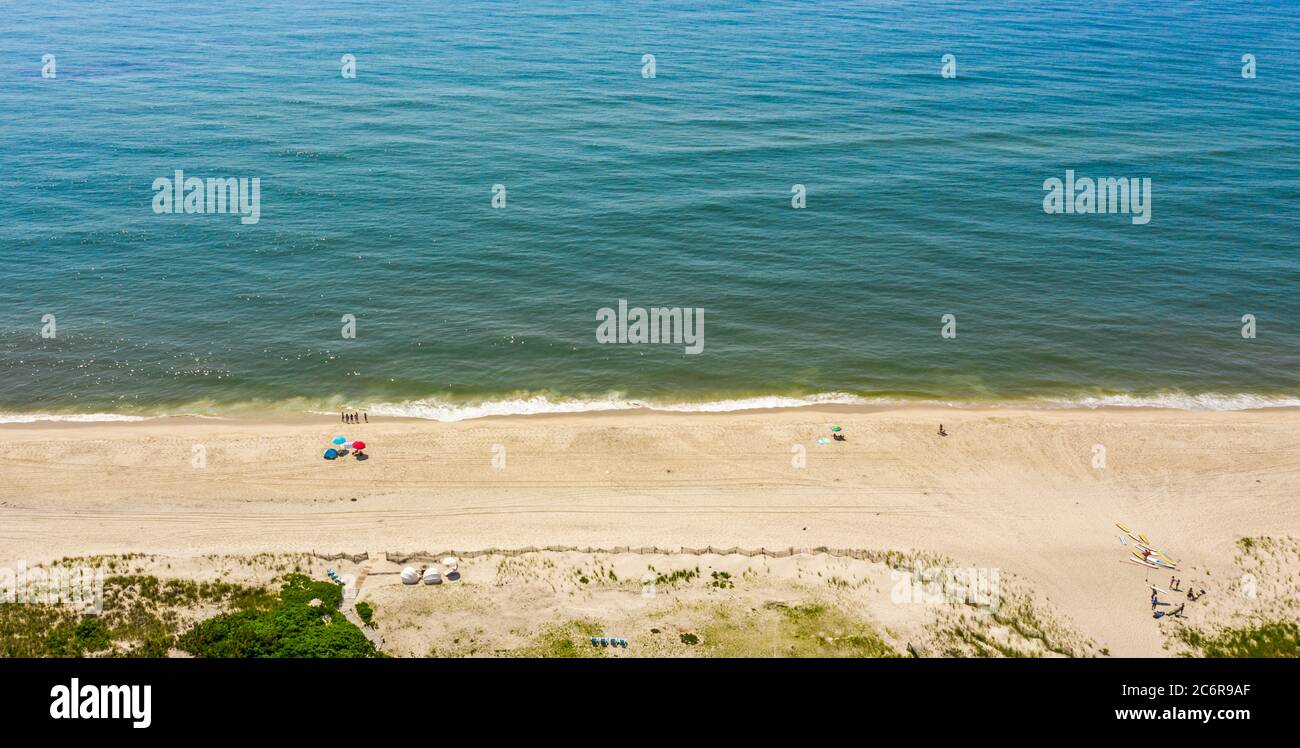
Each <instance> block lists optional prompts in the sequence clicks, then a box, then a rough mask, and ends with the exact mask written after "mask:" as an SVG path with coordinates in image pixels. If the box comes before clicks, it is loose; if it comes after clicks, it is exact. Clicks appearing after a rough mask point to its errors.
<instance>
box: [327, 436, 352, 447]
mask: <svg viewBox="0 0 1300 748" xmlns="http://www.w3.org/2000/svg"><path fill="white" fill-rule="evenodd" d="M330 441H332V442H334V443H335V444H339V445H343V444H347V443H348V440H347V439H346V438H344V437H342V436H336V437H334V438H333V439H331V440H330Z"/></svg>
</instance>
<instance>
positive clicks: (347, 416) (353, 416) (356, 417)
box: [339, 410, 370, 423]
mask: <svg viewBox="0 0 1300 748" xmlns="http://www.w3.org/2000/svg"><path fill="white" fill-rule="evenodd" d="M339 417H340V418H342V420H343V422H344V423H362V422H365V423H370V416H368V415H366V413H365V411H362V412H361V413H355V412H353V413H349V412H348V411H346V410H345V411H343V412H341V413H339Z"/></svg>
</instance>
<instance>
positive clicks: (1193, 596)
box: [1151, 577, 1205, 618]
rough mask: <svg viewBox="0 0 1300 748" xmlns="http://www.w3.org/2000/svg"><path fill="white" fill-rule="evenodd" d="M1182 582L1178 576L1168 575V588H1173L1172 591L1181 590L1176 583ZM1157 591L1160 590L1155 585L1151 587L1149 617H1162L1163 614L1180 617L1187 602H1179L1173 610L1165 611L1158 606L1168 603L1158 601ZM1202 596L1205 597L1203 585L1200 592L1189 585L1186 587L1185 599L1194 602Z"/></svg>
mask: <svg viewBox="0 0 1300 748" xmlns="http://www.w3.org/2000/svg"><path fill="white" fill-rule="evenodd" d="M1182 583H1183V580H1181V579H1179V578H1178V577H1170V578H1169V589H1171V590H1173V591H1174V592H1182V590H1181V589H1179V588H1178V585H1180V584H1182ZM1159 592H1160V591H1159V590H1158V589H1156V588H1155V587H1152V588H1151V617H1152V618H1164V617H1165V616H1171V617H1173V618H1182V617H1183V609H1184V608H1186V607H1187V603H1179V605H1178V607H1177V608H1174V609H1173V610H1171V611H1169V612H1168V613H1166V612H1164V611H1163V610H1160V606H1161V605H1169V604H1170V603H1162V602H1160V596H1159ZM1202 597H1205V588H1204V587H1202V588H1201V590H1200V592H1197V591H1196V590H1194V589H1192V588H1191V587H1188V588H1187V599H1188V600H1190V601H1191V602H1196V601H1197V600H1200V599H1201V598H1202Z"/></svg>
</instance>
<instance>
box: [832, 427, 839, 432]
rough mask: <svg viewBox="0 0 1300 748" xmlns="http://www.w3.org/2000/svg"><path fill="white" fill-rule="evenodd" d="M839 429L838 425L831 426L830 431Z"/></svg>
mask: <svg viewBox="0 0 1300 748" xmlns="http://www.w3.org/2000/svg"><path fill="white" fill-rule="evenodd" d="M839 430H840V427H839V426H831V431H839Z"/></svg>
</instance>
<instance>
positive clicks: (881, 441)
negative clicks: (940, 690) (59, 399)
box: [0, 407, 1300, 656]
mask: <svg viewBox="0 0 1300 748" xmlns="http://www.w3.org/2000/svg"><path fill="white" fill-rule="evenodd" d="M940 423H943V424H944V426H945V428H946V430H947V432H948V434H949V435H948V436H947V437H941V436H939V435H938V434H937V433H936V432H937V429H938V425H939V424H940ZM831 424H838V425H841V426H842V427H843V429H844V431H843V433H844V434H846V435H847V441H845V442H831V443H829V444H825V445H819V444H817V443H816V440H817V438H818V437H822V436H829V431H828V429H829V426H830V425H831ZM337 433H343V434H346V435H347V436H348V437H349V438H355V439H364V440H365V441H366V442H368V443H369V445H370V446H369V447H368V448H367V450H366V451H367V452H368V453H369V454H370V455H371V459H370V460H368V461H365V462H359V461H356V460H353V459H350V458H349V459H344V460H339V461H336V462H326V461H324V460H322V459H321V457H320V455H321V450H322V449H323V447H324V446H325V444H326V442H327V441H328V439H329V438H330V437H331V436H333V435H334V434H337ZM0 434H3V438H4V443H5V455H4V457H3V459H0V549H2V553H0V556H3V558H2V559H0V562H3V563H6V564H12V563H14V562H16V561H18V560H23V561H25V562H26V563H27V564H29V565H31V564H36V563H43V562H51V561H54V560H57V559H60V558H64V557H86V556H99V555H117V554H128V553H134V554H150V555H151V556H153V557H155V558H153V559H152V560H149V561H148V562H141V564H142V566H144V567H148V569H149V570H153V571H158V570H159V569H162V568H166V569H170V570H171V571H172V572H173V573H177V574H182V573H183V574H184V575H187V576H189V577H191V578H198V579H203V578H230V575H231V574H233V573H234V571H233V569H235V568H243V566H245V565H246V564H248V563H252V562H249V561H231V560H230V559H250V558H252V557H254V556H256V555H257V554H272V555H277V556H284V555H292V554H320V556H328V555H333V554H346V555H347V556H348V557H349V558H343V559H337V560H336V561H334V562H333V563H334V565H335V566H336V568H339V570H340V571H343V572H345V573H354V572H357V571H359V570H361V569H365V570H366V571H367V573H368V574H370V575H372V576H370V580H369V581H367V582H366V584H365V585H363V586H362V589H361V593H360V594H361V598H362V599H373V600H375V601H376V604H377V607H379V608H380V609H381V610H387V611H388V612H389V616H390V617H389V619H388V620H389V622H390V623H391V624H392V625H391V627H388V626H385V627H384V628H383V629H382V630H383V631H385V635H386V636H387V637H389V645H388V646H389V647H390V648H392V651H393V652H394V653H399V654H416V655H422V654H430V653H435V654H438V653H441V654H480V653H482V652H480V651H479V650H480V649H483V650H487V651H489V652H490V651H492V650H493V649H494V648H495V649H503V648H508V647H510V646H514V645H513V644H511V643H510V642H508V641H507V640H509V639H510V638H511V637H514V638H519V637H520V636H521V635H522V634H521V633H520V632H521V631H523V630H524V629H526V628H527V627H526V626H524V621H525V620H527V619H528V618H529V615H530V611H531V612H535V613H537V615H542V614H545V615H546V616H548V617H549V618H548V620H550V619H553V620H556V621H561V622H563V621H574V620H579V621H580V620H593V619H594V620H596V621H598V622H600V621H603V622H605V624H606V625H615V626H621V627H623V628H624V630H631V629H636V630H638V631H639V630H641V629H639V628H638V627H644V626H648V625H649V624H647V623H646V621H647V620H649V618H646V617H647V616H649V617H655V616H658V618H656V619H655V620H660V621H665V620H666V619H665V618H664V616H668V617H671V615H672V611H673V610H676V611H677V612H678V613H680V614H681V615H682V616H685V617H686V619H691V616H695V617H696V619H698V616H699V615H700V613H699V611H700V610H701V608H700V606H701V605H710V606H715V607H716V606H718V605H721V606H723V607H724V608H725V607H726V606H727V605H731V606H732V607H733V608H735V609H736V610H737V611H750V612H751V613H752V614H753V615H760V614H761V613H760V612H761V611H762V610H764V609H766V608H765V607H764V606H765V605H768V604H773V603H779V604H781V605H785V604H786V603H785V602H782V601H783V600H785V601H788V602H789V604H791V605H796V604H799V600H821V599H831V600H833V601H835V602H836V603H837V605H839V608H837V609H842V610H846V611H850V612H851V613H852V615H851V616H850V617H851V618H852V617H853V616H860V618H861V619H862V620H866V621H870V622H873V623H874V624H878V625H879V629H880V630H882V631H885V632H887V634H886V635H885V638H886V639H887V640H888V643H889V644H891V645H892V646H893V647H894V648H895V649H896V650H897V649H900V648H904V649H903V651H906V650H905V646H906V645H907V644H908V643H911V642H913V641H917V640H919V639H920V640H923V639H924V637H918V635H917V634H916V633H915V630H916V629H917V627H918V626H920V625H922V624H923V623H925V622H933V621H934V620H936V618H937V617H939V618H941V617H942V616H943V615H944V613H943V612H942V611H934V610H929V609H927V608H925V607H924V606H921V607H920V608H917V607H916V606H912V607H907V606H899V605H897V604H896V603H895V602H891V600H890V587H891V584H893V581H892V577H891V574H890V571H891V566H892V567H894V568H893V570H894V571H896V570H897V568H900V567H901V568H907V567H908V566H909V565H910V564H912V563H914V562H915V561H916V560H918V559H926V563H927V565H934V563H950V564H954V565H956V566H958V567H962V568H967V567H974V568H978V569H985V570H997V571H998V573H999V574H1000V575H1001V576H1000V578H1001V579H1002V581H1003V584H1004V586H1006V587H1007V589H1008V590H1010V591H1012V592H1013V593H1014V595H1015V596H1016V597H1017V599H1020V600H1025V601H1029V602H1030V603H1032V604H1033V605H1035V606H1039V607H1038V610H1039V615H1040V616H1041V617H1043V618H1044V619H1047V620H1049V621H1050V622H1051V625H1053V626H1057V625H1059V626H1060V627H1061V629H1062V631H1068V632H1070V634H1069V637H1068V638H1069V639H1070V640H1071V641H1072V642H1074V645H1071V646H1069V647H1066V649H1067V650H1069V653H1071V654H1110V655H1116V656H1163V655H1167V654H1170V649H1169V648H1168V647H1167V643H1168V642H1167V639H1168V630H1169V629H1170V628H1171V627H1173V626H1177V625H1183V623H1182V622H1175V621H1170V620H1169V619H1165V620H1162V621H1156V620H1153V619H1152V616H1151V609H1150V605H1149V603H1148V602H1147V598H1148V597H1149V595H1150V590H1149V587H1148V586H1147V585H1146V581H1145V580H1147V579H1149V580H1150V582H1151V583H1152V584H1156V585H1158V586H1161V587H1167V586H1168V583H1169V577H1170V576H1171V575H1170V574H1169V573H1165V572H1155V571H1152V572H1150V576H1149V577H1148V576H1147V574H1148V572H1147V571H1146V570H1145V569H1144V568H1141V567H1139V566H1136V565H1133V564H1129V563H1125V562H1124V559H1125V558H1126V557H1127V556H1128V555H1129V553H1130V551H1131V545H1130V546H1126V545H1124V544H1122V543H1121V540H1120V535H1121V533H1120V532H1119V531H1118V530H1117V529H1116V527H1115V523H1116V522H1122V523H1124V524H1126V525H1129V526H1130V527H1134V528H1140V529H1141V530H1142V531H1143V532H1145V533H1146V535H1147V536H1148V537H1149V538H1150V539H1151V540H1152V542H1153V543H1154V544H1157V545H1159V547H1160V548H1161V549H1162V550H1163V551H1165V552H1166V553H1167V554H1169V556H1171V557H1172V558H1174V559H1176V560H1177V561H1178V562H1179V571H1178V573H1177V575H1178V576H1180V577H1181V578H1182V579H1183V580H1184V586H1183V589H1186V588H1187V586H1188V585H1194V586H1196V587H1198V588H1200V587H1204V588H1205V589H1207V590H1208V591H1209V593H1210V594H1209V595H1208V596H1207V597H1206V598H1205V599H1203V600H1202V601H1198V602H1196V603H1192V604H1189V605H1188V607H1187V618H1188V623H1189V624H1192V625H1207V626H1209V625H1216V624H1224V625H1226V624H1228V623H1230V622H1232V620H1233V619H1234V617H1237V616H1243V615H1250V614H1251V613H1252V612H1256V611H1267V612H1269V613H1271V614H1277V613H1279V612H1281V613H1283V614H1285V615H1287V616H1288V617H1290V618H1291V619H1294V617H1295V611H1296V590H1297V584H1298V581H1297V576H1296V574H1297V568H1298V565H1297V562H1296V556H1295V548H1296V545H1295V543H1294V538H1295V537H1300V503H1298V502H1297V495H1298V494H1300V415H1298V414H1297V413H1296V411H1294V410H1284V409H1279V410H1258V411H1240V412H1213V413H1211V412H1188V411H1177V410H1155V409H1098V410H1084V409H1062V410H1006V409H944V408H920V407H916V408H898V409H888V410H881V409H867V408H851V407H834V408H830V407H810V408H800V409H791V410H769V411H748V412H740V413H728V414H665V413H648V412H637V413H608V414H581V415H556V416H527V417H505V418H486V419H479V420H473V421H463V422H458V423H436V422H430V421H417V420H402V419H373V418H372V422H371V423H369V424H360V425H355V426H353V425H346V426H345V425H343V424H341V423H339V421H338V418H337V417H333V418H331V417H325V416H319V417H317V416H311V417H306V416H304V417H300V418H291V419H279V420H275V421H262V420H256V419H241V420H213V419H197V418H168V419H157V420H150V421H142V422H130V423H121V422H118V423H91V424H76V423H51V422H38V423H32V424H11V425H6V426H3V427H0ZM196 445H197V446H198V447H200V448H201V450H202V454H203V457H204V461H205V466H203V467H195V464H194V455H195V454H196V451H195V448H196ZM1099 450H1104V463H1103V462H1099V461H1098V460H1097V458H1098V455H1100V454H1102V453H1101V452H1100V451H1099ZM801 457H803V458H804V459H803V460H802V462H801V460H800V458H801ZM503 460H504V461H503ZM801 464H802V467H801V466H800V465H801ZM1242 538H1271V539H1274V541H1271V542H1276V545H1274V546H1272V548H1273V549H1274V550H1275V551H1277V552H1276V553H1272V554H1271V555H1270V557H1269V558H1268V559H1266V560H1260V559H1251V558H1243V552H1242V547H1243V546H1242V544H1241V539H1242ZM525 547H553V548H555V550H552V551H549V552H544V553H533V554H524V555H522V556H514V555H508V554H491V553H489V554H483V553H482V552H484V551H488V550H491V549H505V550H509V549H519V548H525ZM625 547H630V548H631V550H627V549H625ZM705 547H712V548H713V549H731V548H738V549H740V550H742V551H744V552H745V553H744V554H729V553H700V554H682V553H680V549H682V548H686V549H697V550H698V549H703V548H705ZM1256 547H1257V546H1256ZM593 549H594V550H593ZM763 549H767V550H769V551H776V552H778V553H780V554H789V552H790V549H795V550H796V553H795V555H794V556H785V555H781V556H777V555H772V554H764V553H762V550H763ZM819 549H832V552H831V553H826V552H822V551H820V550H819ZM601 550H603V551H609V552H600V551H601ZM453 551H454V552H456V553H458V554H461V555H462V557H463V559H464V560H463V567H462V568H463V569H464V572H465V579H464V583H463V586H461V587H458V588H457V587H454V586H453V585H446V584H444V585H442V586H441V587H437V588H425V587H423V586H421V587H419V588H403V587H402V585H400V583H399V582H398V581H397V578H396V575H395V572H396V571H398V570H400V568H401V566H402V565H403V564H407V563H410V564H416V563H418V562H419V561H420V560H421V559H429V560H432V559H433V558H435V557H436V556H437V554H440V553H445V552H453ZM805 551H806V552H805ZM846 551H858V552H859V556H860V557H858V558H853V557H849V556H845V555H844V553H845V552H846ZM890 551H893V552H897V554H898V555H897V556H895V557H893V558H892V560H891V559H889V558H886V557H885V556H884V555H883V554H886V552H890ZM837 554H838V555H837ZM863 554H866V555H863ZM873 554H874V555H873ZM1245 555H1247V556H1249V555H1250V554H1245ZM303 558H309V560H308V561H306V562H303V563H305V564H306V566H307V567H310V570H311V571H312V572H313V573H316V572H323V571H324V568H325V566H326V565H328V564H327V561H326V560H325V559H323V558H320V557H307V556H303ZM221 559H225V560H221ZM940 559H942V561H941V562H940V561H936V560H940ZM1251 564H1254V566H1251ZM250 568H251V567H250ZM277 568H280V567H279V566H276V565H268V566H266V568H264V569H262V572H261V573H262V576H263V577H266V578H269V577H270V576H271V575H272V572H273V571H274V570H275V569H277ZM598 568H599V569H602V570H608V572H612V573H598V572H597V571H596V569H598ZM697 568H698V569H699V571H698V572H697V575H698V577H699V581H698V583H696V584H695V585H691V584H680V585H679V584H669V585H667V586H664V587H662V589H661V592H663V593H666V594H660V595H659V596H658V597H657V598H656V599H657V600H658V602H654V601H652V602H642V601H644V600H645V599H646V598H644V597H643V596H642V595H641V594H640V592H641V584H640V582H639V581H638V580H639V579H640V578H642V577H643V576H644V575H645V574H646V573H647V572H648V570H651V569H652V570H653V573H656V574H658V573H667V572H668V571H669V570H672V571H680V572H682V574H686V573H687V570H689V569H697ZM1250 571H1253V572H1254V573H1257V575H1258V576H1259V577H1260V579H1259V593H1258V595H1256V596H1255V597H1250V596H1248V595H1245V594H1243V593H1242V591H1241V590H1240V589H1239V586H1240V585H1239V583H1238V582H1239V579H1240V578H1241V575H1242V574H1243V573H1246V572H1250ZM714 572H717V573H718V574H723V573H725V574H726V576H725V577H721V578H722V579H725V580H728V581H727V582H726V583H723V584H721V585H719V584H713V582H717V581H718V580H719V579H720V577H718V576H716V575H715V574H714ZM254 576H256V575H254ZM583 578H586V580H587V581H585V582H583V581H581V579H583ZM681 578H682V576H681V575H679V577H678V579H681ZM264 581H265V580H264ZM796 593H797V594H796ZM440 596H441V597H440ZM828 596H829V597H828ZM1172 599H1173V600H1174V602H1175V603H1176V602H1178V601H1180V599H1181V596H1180V595H1174V596H1173V597H1172ZM452 601H457V602H455V603H453V602H452ZM841 603H842V605H841ZM665 606H666V607H665ZM505 610H511V611H514V612H515V614H516V618H517V620H513V623H511V622H510V620H511V619H510V617H509V616H504V615H503V611H505ZM453 611H458V612H453ZM692 611H693V612H692ZM918 611H919V612H918ZM638 616H640V617H638ZM503 619H506V620H505V621H504V622H503ZM532 620H533V621H534V623H536V621H537V620H538V619H537V618H536V617H533V619H532ZM711 620H712V619H711ZM557 625H558V624H557ZM691 625H692V626H698V627H703V628H707V627H708V626H710V625H713V626H716V625H718V624H717V622H716V621H713V623H709V622H700V621H698V620H696V622H695V623H694V624H691ZM755 625H757V624H755ZM763 625H766V624H763ZM773 625H775V624H773ZM673 626H675V627H677V628H678V629H681V628H682V627H683V626H687V624H684V623H682V622H680V621H676V622H673V621H667V622H665V623H662V624H661V625H659V624H657V625H655V629H656V630H662V631H668V630H670V627H673ZM422 627H424V628H422ZM449 627H450V628H449ZM494 627H495V628H494ZM687 627H688V628H689V626H687ZM840 627H841V628H842V627H843V626H842V625H841V626H840ZM426 628H427V630H426ZM450 629H454V630H456V631H462V632H465V631H468V632H473V631H479V634H478V636H479V637H480V638H481V639H483V641H484V642H486V643H483V644H481V645H470V644H464V645H463V646H462V641H472V640H473V639H474V637H473V636H472V635H468V634H467V635H465V636H461V635H457V636H452V637H438V638H437V641H438V643H439V644H438V645H434V644H431V642H432V641H433V638H431V637H432V634H431V633H430V631H432V630H440V631H447V630H450ZM497 629H499V630H497ZM646 630H649V629H646ZM402 631H406V632H407V633H405V634H403V633H401V632H402ZM494 632H495V633H494ZM909 632H912V633H909ZM533 633H535V632H533ZM609 633H610V634H611V635H616V634H617V633H618V632H617V631H610V632H609ZM452 640H454V641H452ZM674 641H675V640H674ZM1075 645H1077V646H1075ZM765 646H766V645H765ZM1033 646H1034V645H1033V644H1032V643H1029V644H1025V646H1017V647H1016V651H1026V652H1029V653H1033ZM941 649H942V648H941ZM678 650H682V651H678ZM640 653H642V654H644V653H658V654H681V653H688V654H689V651H687V650H685V649H682V648H681V647H679V646H678V645H676V644H672V646H668V645H664V646H660V647H658V648H651V649H644V650H642V651H641V652H640ZM720 653H723V654H725V653H727V652H725V651H723V652H720ZM732 653H741V654H743V653H752V650H750V649H741V650H735V651H733V652H732ZM774 653H775V652H774Z"/></svg>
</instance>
